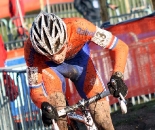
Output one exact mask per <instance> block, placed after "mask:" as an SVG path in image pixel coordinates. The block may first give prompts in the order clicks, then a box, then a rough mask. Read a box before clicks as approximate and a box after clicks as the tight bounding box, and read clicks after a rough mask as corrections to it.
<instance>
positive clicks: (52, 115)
mask: <svg viewBox="0 0 155 130" xmlns="http://www.w3.org/2000/svg"><path fill="white" fill-rule="evenodd" d="M41 110H42V121H43V124H44V126H45V127H48V126H50V125H51V124H52V119H55V120H58V113H57V110H56V109H55V108H54V107H53V106H52V105H51V104H49V103H48V102H43V103H42V104H41Z"/></svg>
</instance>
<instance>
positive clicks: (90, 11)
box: [74, 0, 118, 22]
mask: <svg viewBox="0 0 155 130" xmlns="http://www.w3.org/2000/svg"><path fill="white" fill-rule="evenodd" d="M74 7H75V9H76V10H77V11H78V12H79V13H80V14H81V15H82V16H83V17H84V18H85V19H87V20H89V21H91V22H93V21H98V20H100V19H101V15H100V5H99V3H98V0H74ZM107 7H108V8H111V9H112V10H115V9H116V8H118V6H117V5H114V4H110V3H108V2H107Z"/></svg>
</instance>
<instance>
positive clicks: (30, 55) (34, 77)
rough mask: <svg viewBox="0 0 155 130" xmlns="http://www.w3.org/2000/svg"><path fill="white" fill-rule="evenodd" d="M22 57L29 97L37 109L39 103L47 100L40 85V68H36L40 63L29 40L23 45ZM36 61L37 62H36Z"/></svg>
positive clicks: (39, 106)
mask: <svg viewBox="0 0 155 130" xmlns="http://www.w3.org/2000/svg"><path fill="white" fill-rule="evenodd" d="M24 57H25V61H26V64H27V66H28V68H27V75H28V82H29V88H30V97H31V99H32V101H33V102H34V104H35V105H36V106H37V107H38V108H41V103H42V102H44V101H47V98H46V95H45V93H44V89H43V84H42V69H41V67H37V66H38V65H39V63H40V59H39V58H38V57H37V56H36V55H35V52H34V51H33V49H32V45H31V42H30V39H28V40H27V41H26V42H25V43H24ZM38 59H39V60H38ZM36 60H37V61H38V62H36ZM37 64H38V65H37Z"/></svg>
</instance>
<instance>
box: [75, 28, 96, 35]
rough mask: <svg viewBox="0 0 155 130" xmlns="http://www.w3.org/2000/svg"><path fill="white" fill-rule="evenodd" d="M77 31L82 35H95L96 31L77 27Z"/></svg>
mask: <svg viewBox="0 0 155 130" xmlns="http://www.w3.org/2000/svg"><path fill="white" fill-rule="evenodd" d="M77 33H78V34H80V35H86V36H94V34H95V32H90V31H88V30H87V29H82V28H80V27H79V28H77Z"/></svg>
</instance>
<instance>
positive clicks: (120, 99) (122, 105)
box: [111, 79, 127, 114]
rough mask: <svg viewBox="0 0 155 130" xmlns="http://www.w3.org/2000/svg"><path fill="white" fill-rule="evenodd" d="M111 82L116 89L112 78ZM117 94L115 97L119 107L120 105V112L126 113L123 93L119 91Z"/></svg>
mask: <svg viewBox="0 0 155 130" xmlns="http://www.w3.org/2000/svg"><path fill="white" fill-rule="evenodd" d="M111 83H112V84H113V85H115V86H116V89H117V83H116V81H115V80H114V79H112V80H111ZM119 96H120V97H118V98H117V99H118V102H119V104H120V107H121V111H122V114H126V113H127V106H126V105H127V102H126V100H125V98H124V97H123V95H122V94H121V93H119Z"/></svg>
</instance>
